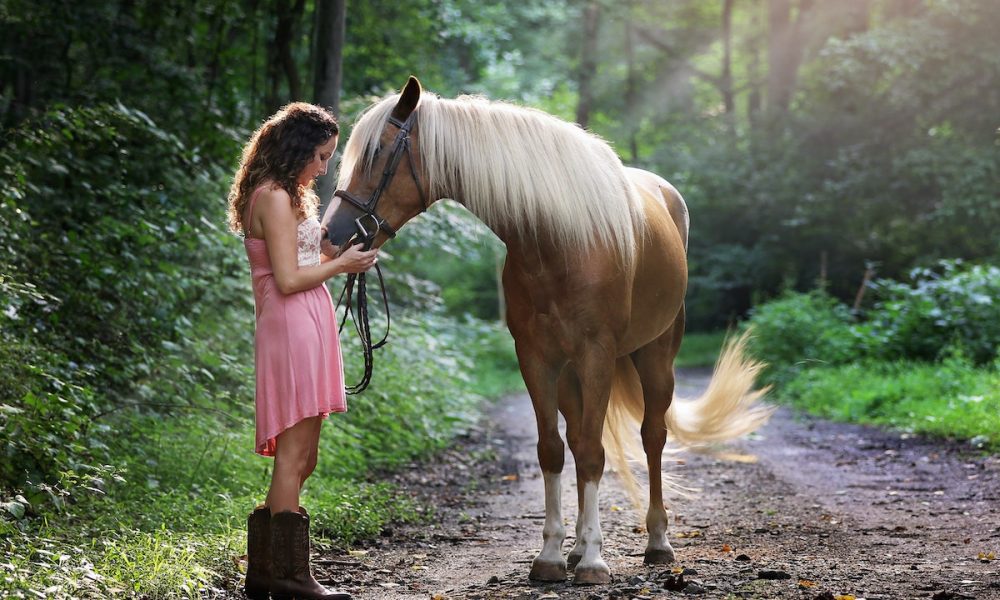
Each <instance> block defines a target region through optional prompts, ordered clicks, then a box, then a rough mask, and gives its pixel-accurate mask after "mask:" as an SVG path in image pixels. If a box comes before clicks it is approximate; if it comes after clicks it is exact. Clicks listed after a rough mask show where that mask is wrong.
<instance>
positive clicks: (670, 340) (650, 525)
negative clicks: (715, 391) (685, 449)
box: [632, 310, 684, 564]
mask: <svg viewBox="0 0 1000 600" xmlns="http://www.w3.org/2000/svg"><path fill="white" fill-rule="evenodd" d="M683 335H684V311H683V310H681V312H680V314H679V315H678V317H677V319H676V320H675V321H674V324H673V325H672V326H671V328H670V329H668V330H667V331H666V332H665V333H664V334H663V335H661V336H660V337H659V338H657V339H656V340H653V341H652V342H650V343H649V344H647V345H646V346H643V347H642V348H640V349H639V350H636V351H635V352H634V353H633V354H632V361H633V363H634V364H635V368H636V371H637V372H638V373H639V380H640V381H641V382H642V392H643V400H644V402H645V409H644V412H643V418H642V428H641V432H642V446H643V449H644V450H645V451H646V465H647V466H648V468H649V511H648V512H647V513H646V531H647V532H648V533H649V542H648V544H647V545H646V551H645V559H644V562H645V563H646V564H664V563H670V562H673V561H674V549H673V548H672V547H671V546H670V542H669V541H667V510H666V507H665V506H664V504H663V474H662V454H663V446H664V445H665V444H666V441H667V427H666V422H665V420H664V416H665V415H666V413H667V409H668V408H670V402H671V400H672V399H673V396H674V358H675V357H676V356H677V351H678V350H679V349H680V345H681V338H682V337H683Z"/></svg>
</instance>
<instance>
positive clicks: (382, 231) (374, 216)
mask: <svg viewBox="0 0 1000 600" xmlns="http://www.w3.org/2000/svg"><path fill="white" fill-rule="evenodd" d="M420 94H421V88H420V82H419V81H417V78H416V77H412V76H411V77H410V79H409V80H408V81H407V82H406V86H405V87H404V88H403V91H402V93H401V94H400V95H399V98H398V100H397V101H396V103H395V105H394V106H393V107H392V111H391V113H390V114H389V116H388V118H385V119H384V120H383V122H382V123H380V124H374V125H375V126H376V127H381V130H380V133H379V132H377V131H372V132H371V134H372V135H369V136H365V135H362V136H360V137H362V138H364V137H368V138H369V139H355V138H356V137H359V136H358V135H357V131H358V129H361V128H362V126H363V125H365V117H362V119H361V120H360V121H359V122H358V125H357V127H356V128H355V133H354V134H352V136H351V140H349V141H348V143H347V148H346V149H345V153H344V155H345V158H346V157H347V156H352V157H354V160H352V161H350V162H349V163H348V164H346V165H345V167H346V168H348V169H350V170H351V172H350V173H341V182H344V181H347V184H346V185H345V186H344V189H338V190H337V191H336V192H335V193H334V201H333V202H331V204H330V207H329V208H328V209H327V211H326V214H325V215H324V216H323V224H324V226H325V227H326V229H327V237H328V238H329V239H330V242H331V243H332V244H333V245H334V246H336V247H338V248H344V247H346V246H347V245H348V244H350V243H357V242H364V243H366V244H368V245H369V246H371V247H378V246H381V245H382V244H383V243H385V241H386V240H388V239H389V238H391V237H394V236H395V235H396V230H397V229H399V228H400V227H402V226H403V224H404V223H406V222H407V221H409V220H410V219H412V218H413V217H415V216H417V215H418V214H420V213H421V212H423V211H424V210H426V209H427V207H428V206H429V204H430V202H429V201H428V196H427V195H428V193H429V191H428V189H427V187H426V177H424V178H421V177H420V170H421V165H420V156H419V153H418V152H417V149H416V144H417V131H416V125H417V119H416V108H417V103H418V102H419V101H420ZM377 114H384V111H382V112H381V113H379V112H378V111H370V112H369V114H368V115H366V117H368V118H377V116H376V115H377ZM374 136H378V143H377V145H375V144H373V143H371V142H372V141H373V140H374ZM352 144H354V147H352ZM358 145H361V146H360V147H358ZM372 152H373V153H374V155H373V156H371V157H369V156H366V153H372ZM369 158H370V160H369Z"/></svg>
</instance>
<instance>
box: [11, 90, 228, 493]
mask: <svg viewBox="0 0 1000 600" xmlns="http://www.w3.org/2000/svg"><path fill="white" fill-rule="evenodd" d="M0 174H2V175H3V177H2V182H0V273H2V275H0V332H2V333H0V343H2V350H0V375H2V379H3V386H2V388H0V425H2V427H0V452H2V453H3V459H4V460H3V461H2V462H3V466H2V467H0V489H6V490H11V489H24V488H23V486H24V485H25V484H26V483H27V482H28V481H30V482H32V484H33V485H34V486H35V487H34V489H35V491H36V492H37V491H38V490H40V489H42V488H41V487H39V486H42V485H49V484H54V483H55V482H57V481H58V480H60V479H62V480H66V478H65V477H63V476H62V475H60V474H61V473H77V474H84V475H85V474H86V472H87V470H88V469H92V468H100V465H101V463H102V461H103V460H104V459H105V457H106V451H105V448H104V441H102V440H104V439H105V438H110V437H113V436H114V434H115V433H116V432H114V431H111V430H109V426H108V424H107V419H102V420H100V422H99V423H98V424H95V420H97V417H98V415H101V414H107V413H109V412H113V411H115V410H117V409H118V408H120V407H121V406H123V405H124V404H125V403H126V399H127V403H128V404H141V403H143V402H147V401H149V399H150V395H149V393H148V391H149V389H151V388H155V387H159V388H160V389H161V390H162V389H167V388H169V389H174V390H179V389H180V388H181V387H184V386H183V385H181V384H182V382H181V381H180V380H182V379H185V378H187V379H189V380H190V379H192V378H198V377H203V375H201V374H199V373H197V372H195V371H196V369H195V368H188V369H187V370H186V371H184V370H182V372H177V371H172V370H171V367H172V366H173V365H171V364H170V361H171V360H172V359H171V355H176V352H175V351H174V349H175V348H176V347H178V346H179V345H181V344H184V343H185V341H184V337H185V336H186V335H190V333H191V331H192V328H193V327H194V325H193V324H194V323H195V322H196V321H198V319H199V317H200V315H201V313H202V311H203V310H205V309H206V307H208V306H211V305H212V304H214V303H222V302H223V301H226V302H232V299H233V298H239V297H240V296H241V295H243V296H245V291H244V290H243V289H242V288H241V287H239V285H238V284H237V283H236V282H237V279H236V278H235V277H233V276H232V275H233V274H234V273H239V274H240V275H242V274H243V272H244V265H243V264H242V262H241V257H240V254H239V252H237V251H235V250H234V248H235V247H236V246H237V245H238V242H237V240H235V238H233V236H230V235H228V234H226V233H225V232H224V231H223V230H222V228H221V227H218V226H215V225H214V224H215V223H222V222H223V216H224V210H225V207H224V201H223V198H224V196H225V194H224V192H225V190H224V188H223V187H222V186H221V185H220V182H221V181H222V179H223V178H222V177H220V176H219V175H218V172H217V170H216V169H213V168H212V167H211V166H210V165H206V164H204V163H203V162H202V161H201V160H200V159H199V158H198V156H197V154H196V153H195V152H191V151H189V150H188V149H187V148H186V147H185V146H184V145H183V144H182V143H181V142H180V141H179V140H178V139H176V138H175V137H173V136H171V135H169V134H168V133H166V132H164V131H163V130H162V129H160V128H159V127H158V126H157V125H156V124H155V123H153V122H152V120H150V119H149V118H148V117H147V116H146V115H144V114H143V113H141V112H138V111H135V110H132V109H129V108H127V107H125V106H122V105H120V104H118V105H104V106H96V107H83V108H61V109H56V110H54V111H52V112H50V113H48V114H46V115H44V116H42V117H40V118H39V119H38V120H36V121H34V122H31V123H28V124H26V125H25V126H23V127H22V128H21V129H20V130H18V131H14V132H11V135H9V136H7V137H6V138H5V140H4V146H3V147H0ZM239 282H240V283H242V279H240V280H239ZM201 370H203V371H204V370H205V369H201ZM168 373H169V374H168ZM186 389H188V390H191V389H194V388H191V387H188V388H186ZM177 397H179V398H181V399H182V400H180V401H179V403H181V404H183V403H184V402H191V401H192V399H191V397H190V396H185V395H180V394H178V395H177ZM79 479H80V478H78V477H73V478H70V479H69V480H70V481H77V480H79ZM63 491H65V490H63ZM26 493H27V492H26ZM30 495H31V494H29V496H30Z"/></svg>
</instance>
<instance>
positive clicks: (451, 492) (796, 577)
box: [319, 372, 1000, 600]
mask: <svg viewBox="0 0 1000 600" xmlns="http://www.w3.org/2000/svg"><path fill="white" fill-rule="evenodd" d="M706 382H707V373H700V372H685V373H681V374H680V376H679V383H680V384H681V388H680V389H679V390H678V394H680V395H682V396H693V395H695V394H696V393H698V391H699V390H698V388H699V387H700V386H703V385H705V383H706ZM536 439H537V438H536V434H535V426H534V416H533V413H532V410H531V404H530V401H529V399H528V398H527V396H526V395H522V396H517V397H511V398H508V399H506V400H504V401H502V402H500V403H499V404H497V405H496V406H495V407H494V409H493V410H492V419H491V420H490V421H489V422H487V423H486V424H485V425H484V426H483V427H482V428H480V429H475V430H473V431H470V432H469V434H468V436H467V437H466V438H465V439H464V440H463V443H462V445H460V446H459V447H458V448H457V449H455V450H453V451H450V452H448V453H445V454H444V455H442V456H441V457H439V459H438V460H436V461H435V462H433V463H431V464H426V465H419V466H418V465H414V468H413V469H411V470H409V471H407V472H406V473H404V474H400V475H399V476H398V479H397V483H399V484H401V485H402V486H403V489H406V490H408V491H409V493H411V494H413V495H414V496H415V497H418V498H421V499H423V501H424V502H426V503H427V504H428V505H429V506H432V507H433V508H434V515H433V517H432V518H431V522H432V524H430V525H422V526H413V527H410V526H407V527H403V528H399V529H396V530H393V531H386V532H384V535H383V536H382V537H381V538H380V539H379V540H377V541H375V542H374V543H372V544H371V545H370V547H368V548H366V549H363V550H360V551H358V550H356V551H354V552H353V553H352V555H351V556H337V557H330V558H329V559H328V560H326V561H325V562H326V564H327V566H328V567H329V568H330V569H331V573H332V572H336V573H337V577H338V578H339V579H340V582H341V584H342V585H343V586H344V587H347V588H349V589H350V590H351V591H353V592H354V593H355V594H356V596H357V597H359V598H366V599H374V598H394V599H395V598H399V599H407V598H423V599H427V598H440V599H459V598H463V599H500V598H524V599H529V598H530V599H542V598H567V599H588V600H589V599H603V598H625V599H630V598H677V597H684V596H687V595H695V596H701V597H705V598H808V599H824V600H832V599H834V598H842V599H845V600H846V599H850V598H857V599H860V598H867V599H869V600H872V599H875V598H894V599H895V598H903V599H909V598H933V599H937V600H941V599H959V598H977V599H986V598H998V599H1000V456H983V455H981V454H976V453H974V452H972V451H970V450H969V448H968V447H966V446H958V445H948V444H943V443H935V442H929V441H926V440H922V439H917V438H914V437H911V436H907V435H905V434H900V433H898V432H897V433H892V432H883V431H880V430H876V429H870V428H864V427H858V426H851V425H843V424H834V423H829V422H825V421H820V420H813V419H807V418H804V417H799V416H795V415H793V414H791V413H789V412H788V411H784V410H782V411H779V412H778V413H777V414H776V415H775V417H774V418H773V419H772V421H771V422H770V423H769V424H768V425H767V426H766V427H765V428H764V429H763V430H762V431H761V432H760V434H759V435H757V436H755V437H754V438H753V439H749V440H745V441H741V442H739V443H737V444H734V445H732V446H729V447H726V448H722V449H715V450H713V451H712V452H711V453H704V454H691V453H689V454H684V455H681V456H672V455H671V456H669V457H668V459H667V460H665V464H666V465H667V466H666V470H667V471H668V472H669V471H675V472H677V473H680V474H682V475H683V483H684V484H686V485H689V486H692V487H697V488H700V489H701V491H700V492H699V493H697V494H696V495H695V496H692V497H690V498H672V499H668V500H669V504H670V508H671V511H672V513H673V514H672V517H671V534H670V535H671V543H672V544H673V545H674V548H675V550H676V552H677V559H678V562H677V563H676V565H673V566H651V567H646V566H644V565H643V564H642V550H643V548H644V545H645V534H644V533H643V532H642V530H641V528H640V527H639V525H640V523H641V521H642V519H641V518H640V516H639V515H638V514H637V513H636V512H635V511H634V510H633V509H632V508H631V507H630V504H629V502H628V500H627V498H626V496H625V494H624V492H623V491H622V490H621V489H620V487H619V485H618V484H617V481H616V476H615V475H614V474H613V473H607V474H606V475H605V479H604V485H602V488H601V517H602V526H603V527H602V528H603V531H604V536H605V538H604V540H605V551H604V557H605V560H606V561H607V562H608V564H609V565H610V567H611V570H612V573H613V574H614V580H613V582H612V583H611V584H610V585H606V586H590V587H587V586H574V585H573V584H572V582H571V581H570V582H567V583H560V584H543V585H533V584H531V583H529V581H528V579H527V574H528V570H529V567H530V562H531V559H532V557H533V556H534V555H535V553H536V552H537V551H538V550H539V548H540V546H541V529H542V521H543V494H542V481H541V477H540V474H539V470H538V466H537V462H536V459H535V441H536ZM564 474H565V477H566V479H565V481H566V482H567V483H566V485H564V492H563V496H564V497H563V514H564V515H565V516H566V517H567V532H568V534H569V538H568V540H567V545H566V546H565V548H566V550H568V548H569V547H570V545H571V543H572V535H573V523H574V520H573V519H575V516H576V486H575V476H574V474H573V467H572V456H571V455H570V454H569V452H567V468H566V470H565V471H564ZM321 562H323V561H322V560H321ZM326 568H327V567H321V568H320V573H319V575H321V576H322V575H323V573H324V571H325V569H326ZM681 572H682V573H681ZM679 573H681V574H680V575H679Z"/></svg>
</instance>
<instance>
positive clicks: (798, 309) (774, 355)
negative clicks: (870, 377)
mask: <svg viewBox="0 0 1000 600" xmlns="http://www.w3.org/2000/svg"><path fill="white" fill-rule="evenodd" d="M851 322H852V317H851V314H850V311H849V310H848V309H847V307H846V306H844V305H842V304H840V303H839V302H838V301H837V300H836V299H834V298H832V297H831V296H829V295H828V294H826V293H825V292H823V291H821V290H815V291H812V292H809V293H805V294H802V293H797V292H787V293H785V294H784V295H783V296H781V297H780V298H778V299H777V300H773V301H771V302H768V303H766V304H763V305H761V306H758V307H757V308H755V309H754V310H753V312H752V313H751V317H750V319H749V321H748V323H747V324H748V326H749V327H751V328H753V331H754V337H753V338H752V341H751V345H750V348H751V351H752V352H753V354H754V356H756V357H757V358H758V359H760V360H763V361H764V362H765V363H767V364H768V368H767V370H766V371H765V375H764V378H765V379H767V380H768V381H770V382H782V381H785V380H787V379H789V378H791V377H793V376H794V375H795V374H796V373H798V372H799V371H801V370H802V369H804V368H807V367H809V366H811V365H817V364H842V363H845V362H849V361H851V360H854V359H855V358H857V357H858V352H859V349H860V344H859V340H858V334H857V332H856V331H855V330H854V329H853V327H852V324H851Z"/></svg>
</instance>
